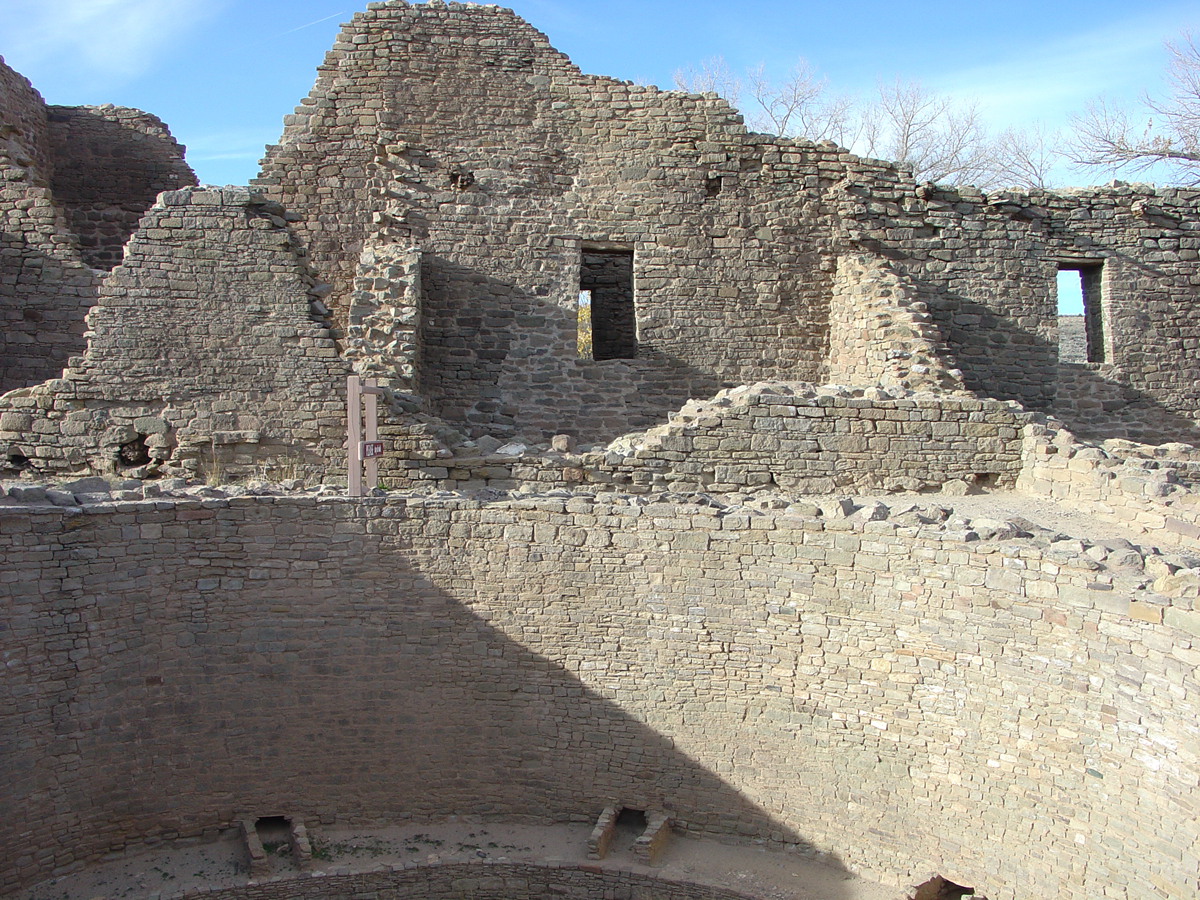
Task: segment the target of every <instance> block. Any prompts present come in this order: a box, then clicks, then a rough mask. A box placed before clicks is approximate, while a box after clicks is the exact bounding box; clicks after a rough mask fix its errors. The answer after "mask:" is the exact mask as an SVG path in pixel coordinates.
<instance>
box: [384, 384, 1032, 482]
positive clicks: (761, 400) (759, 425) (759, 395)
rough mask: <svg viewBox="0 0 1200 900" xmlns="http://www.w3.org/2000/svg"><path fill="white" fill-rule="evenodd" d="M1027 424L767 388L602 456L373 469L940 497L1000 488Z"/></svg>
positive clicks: (932, 399)
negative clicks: (945, 491) (971, 488)
mask: <svg viewBox="0 0 1200 900" xmlns="http://www.w3.org/2000/svg"><path fill="white" fill-rule="evenodd" d="M1030 418H1031V417H1030V415H1029V414H1028V413H1025V412H1024V411H1023V410H1021V408H1020V407H1019V406H1017V405H1016V404H1015V403H1011V402H1002V401H998V400H977V399H974V398H972V397H965V396H954V395H946V394H929V393H913V392H911V391H904V390H903V389H900V390H898V391H897V392H896V394H894V395H893V394H892V393H890V392H888V391H885V390H882V389H880V388H857V389H851V388H845V387H841V386H838V385H825V386H821V387H817V386H814V385H810V384H804V383H796V382H793V383H768V384H757V385H752V386H748V387H739V388H733V389H732V390H725V391H721V392H720V393H718V394H717V395H716V397H714V398H713V399H711V400H703V401H700V400H693V401H689V402H688V403H687V404H686V405H685V406H684V407H683V408H682V409H681V410H680V411H679V412H676V413H672V414H671V416H670V420H669V421H668V422H667V424H665V425H661V426H658V427H655V428H652V429H650V430H649V431H646V432H644V433H637V434H632V435H626V436H624V437H622V438H619V439H618V440H617V441H614V442H613V443H612V444H611V445H609V446H608V447H607V448H605V449H603V450H592V451H588V452H584V453H579V454H571V453H567V454H546V453H541V454H540V455H539V454H538V453H537V452H535V451H533V450H530V449H529V448H526V451H525V452H524V453H521V452H519V451H518V449H517V448H509V450H510V453H509V455H507V456H506V455H505V454H504V453H500V454H481V453H479V452H478V451H477V450H476V449H475V447H474V445H472V446H471V447H457V448H453V449H452V450H444V451H443V452H442V453H441V454H440V455H439V453H438V452H437V451H430V450H428V449H420V448H419V447H417V446H413V449H412V450H411V451H409V452H408V453H407V454H406V453H405V451H404V450H401V452H400V453H398V454H397V457H398V458H395V459H391V460H385V462H384V465H383V467H382V468H381V472H383V473H384V476H385V479H391V481H390V482H389V483H390V484H393V486H397V487H399V486H416V485H431V484H432V485H436V486H437V487H440V488H449V489H456V488H457V489H473V488H484V487H487V488H500V489H511V488H514V487H518V486H520V485H521V484H529V483H533V484H537V485H538V486H539V487H541V488H550V487H556V486H557V487H563V486H578V485H584V486H586V487H587V488H589V489H592V490H599V491H613V490H619V491H628V492H631V493H647V492H649V491H661V490H674V491H684V492H687V491H706V492H710V493H718V494H719V493H730V492H737V491H755V490H762V489H778V490H781V491H785V492H789V493H793V494H829V493H833V492H835V491H854V492H873V491H898V490H906V491H919V490H938V489H940V488H941V487H942V486H943V485H945V484H946V483H947V482H950V481H958V480H961V481H966V482H970V483H974V482H977V481H982V483H983V484H985V485H987V486H990V487H1009V486H1012V485H1013V484H1014V483H1015V482H1016V479H1017V475H1018V473H1019V472H1020V469H1021V429H1022V428H1023V427H1024V425H1025V423H1027V422H1029V421H1030ZM406 439H409V436H408V435H402V436H400V440H406ZM410 446H412V445H410ZM513 454H515V455H513ZM405 455H407V456H408V457H409V458H407V459H405V458H404V456H405Z"/></svg>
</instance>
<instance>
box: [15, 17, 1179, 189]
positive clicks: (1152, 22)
mask: <svg viewBox="0 0 1200 900" xmlns="http://www.w3.org/2000/svg"><path fill="white" fill-rule="evenodd" d="M4 5H5V14H4V16H3V17H0V55H3V56H4V58H5V60H6V61H7V62H8V63H9V65H11V66H12V67H13V68H15V69H17V70H18V71H19V72H21V73H22V74H24V75H25V76H26V77H28V78H30V80H31V81H32V82H33V84H34V87H36V88H38V90H39V91H41V93H42V95H43V96H44V97H45V98H46V100H47V101H48V102H50V103H61V104H98V103H116V104H118V105H124V106H134V107H137V108H140V109H144V110H147V111H149V112H152V113H155V114H156V115H158V116H160V117H161V118H163V119H164V120H165V121H166V122H167V123H168V125H169V126H170V127H171V130H172V132H173V133H174V134H175V135H176V137H178V138H179V140H180V141H181V142H182V143H184V144H186V145H187V147H188V154H187V155H188V161H189V162H190V163H191V164H192V166H193V168H194V169H195V170H196V172H197V174H198V175H199V177H200V179H201V181H203V182H207V183H217V184H225V183H244V182H246V181H247V180H248V179H250V178H252V177H253V176H254V174H255V173H256V171H257V162H258V160H259V158H260V157H261V156H262V151H263V145H264V144H267V143H271V142H274V141H275V140H276V139H277V138H278V136H279V133H280V130H281V127H282V118H283V116H284V115H285V114H286V113H289V112H291V110H292V107H294V106H295V105H296V104H297V103H298V102H299V100H300V98H301V97H303V96H304V95H305V94H307V92H308V90H309V88H310V87H311V86H312V82H313V79H314V77H315V70H316V67H317V65H318V64H319V63H320V61H321V59H322V56H323V55H324V52H325V50H326V49H328V47H329V45H330V44H331V43H332V41H333V39H334V37H335V35H336V33H337V30H338V26H339V23H341V22H343V21H345V20H346V19H348V18H349V17H350V15H351V14H352V13H353V12H355V11H356V10H358V9H360V8H363V7H365V0H361V2H350V0H287V2H283V0H4ZM512 6H513V8H514V9H515V10H516V11H517V12H518V13H519V14H520V15H522V16H523V17H524V18H525V19H526V20H527V21H529V22H530V23H531V24H533V25H534V26H535V27H537V28H539V29H540V30H541V31H543V32H545V33H546V34H547V35H548V36H549V37H550V41H551V43H552V44H553V45H554V46H555V47H557V48H558V49H559V50H561V51H563V52H565V53H566V54H568V55H569V56H570V57H571V58H572V60H574V62H575V63H577V64H578V65H579V66H580V67H581V68H582V69H583V70H584V71H585V72H590V73H594V74H601V75H611V76H614V77H617V78H623V79H630V80H636V81H640V82H643V83H650V84H657V85H658V86H660V87H663V88H669V87H671V86H672V73H673V72H674V71H675V70H676V69H678V68H680V67H681V66H686V65H688V64H692V65H697V64H699V63H701V62H702V61H704V60H705V59H707V58H709V57H712V56H714V55H716V54H721V55H723V56H724V58H725V60H726V61H727V63H728V64H729V66H730V68H732V69H734V70H735V71H741V70H744V69H745V68H747V67H750V66H754V65H757V64H758V63H760V62H761V63H763V64H764V65H765V67H766V70H767V72H768V73H775V74H776V75H777V76H782V75H784V74H785V73H786V72H787V70H788V69H789V68H790V67H791V66H792V65H793V64H794V63H795V60H796V58H797V57H799V56H804V57H805V58H807V59H808V60H809V62H810V63H812V64H813V65H814V66H815V67H816V68H817V69H818V70H819V71H820V72H821V73H822V74H823V75H825V76H826V77H828V79H829V83H830V86H831V88H833V89H835V90H837V91H841V92H858V93H860V94H868V93H870V92H871V91H872V90H873V87H874V85H875V83H876V80H877V79H881V78H882V79H885V80H891V79H894V78H895V77H897V76H899V77H900V78H902V79H905V80H908V79H919V80H920V81H921V82H922V83H923V84H924V85H925V86H926V87H929V88H932V89H935V90H939V91H943V92H948V93H951V94H954V95H956V96H959V97H962V98H966V99H973V100H977V101H978V102H979V103H980V106H981V108H982V111H983V113H984V115H985V116H986V118H987V120H988V121H989V123H990V124H992V125H993V126H994V127H996V128H1002V127H1004V126H1007V125H1023V124H1028V123H1031V122H1035V121H1039V120H1040V121H1044V122H1046V123H1048V124H1049V125H1051V126H1052V127H1058V126H1060V125H1062V124H1064V123H1065V122H1066V120H1067V118H1068V116H1069V115H1070V113H1071V112H1073V111H1076V110H1079V109H1080V108H1081V107H1082V106H1083V104H1084V103H1085V102H1086V101H1087V100H1088V99H1090V98H1092V97H1095V96H1096V95H1098V94H1106V95H1108V96H1111V97H1118V98H1127V99H1131V100H1136V99H1137V97H1138V96H1139V95H1140V93H1141V92H1142V91H1144V90H1149V91H1152V92H1153V91H1156V90H1158V89H1159V88H1160V87H1161V84H1162V72H1163V68H1164V63H1165V59H1166V55H1165V52H1164V50H1163V41H1164V40H1167V39H1170V38H1172V37H1176V36H1177V35H1178V34H1179V32H1180V31H1181V30H1182V29H1184V28H1187V27H1192V28H1200V8H1198V6H1197V4H1196V3H1195V2H1194V0H1191V2H1161V3H1158V2H1152V0H1151V2H1138V3H1131V2H1129V0H1120V2H1116V0H1088V2H1080V0H1057V2H1045V0H1039V2H1027V0H1010V2H997V3H991V2H976V3H972V4H964V3H963V2H962V0H954V2H943V0H926V2H909V3H905V2H896V0H888V2H876V0H871V2H856V0H844V2H840V3H829V2H827V0H826V2H782V0H760V2H746V3H741V4H738V5H737V6H736V7H735V6H733V5H731V4H729V3H728V2H715V0H688V2H681V0H605V2H602V3H597V2H595V0H589V2H576V0H517V2H514V3H512ZM1064 176H1065V177H1060V180H1062V181H1066V182H1068V183H1079V182H1085V181H1087V180H1088V176H1086V175H1077V174H1072V173H1064ZM1092 180H1096V179H1095V178H1093V179H1092Z"/></svg>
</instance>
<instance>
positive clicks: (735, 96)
mask: <svg viewBox="0 0 1200 900" xmlns="http://www.w3.org/2000/svg"><path fill="white" fill-rule="evenodd" d="M675 85H676V87H678V88H680V89H682V90H686V91H691V92H693V93H704V92H709V91H712V92H715V93H717V94H720V95H721V96H722V97H724V98H725V99H726V100H728V101H729V102H730V103H731V104H732V105H734V106H737V105H738V100H739V99H740V97H741V95H742V92H743V89H744V90H745V91H746V93H747V94H748V95H749V97H750V101H749V103H750V104H752V105H751V106H750V109H749V111H748V112H747V113H746V123H747V126H748V127H749V128H751V129H752V130H758V131H764V132H768V133H771V134H778V135H781V136H784V137H794V138H803V139H806V140H811V141H823V140H831V141H834V142H835V143H837V144H840V145H842V146H843V147H848V148H849V149H851V150H854V151H855V152H858V153H861V154H863V155H865V156H872V157H879V158H882V159H889V160H892V161H895V162H898V163H902V164H904V165H908V166H911V167H912V170H913V177H914V178H915V179H916V180H917V181H934V182H955V183H961V184H974V185H976V186H978V187H981V188H995V187H1024V188H1045V187H1048V186H1049V179H1048V173H1049V171H1050V169H1051V168H1052V167H1053V165H1054V163H1055V162H1056V161H1057V160H1058V158H1059V153H1058V151H1057V149H1056V134H1055V133H1053V132H1049V131H1047V130H1045V129H1044V128H1043V127H1042V126H1035V127H1033V128H1030V129H1018V128H1009V129H1006V130H1005V131H1003V132H1001V133H1000V134H998V135H992V134H990V133H989V132H988V129H987V128H986V126H985V125H984V124H983V120H982V117H981V115H980V112H979V108H978V106H976V105H975V104H971V103H963V102H961V101H956V100H954V99H953V98H951V97H949V96H946V95H944V94H938V93H935V92H932V91H929V90H927V89H925V88H924V87H922V86H921V84H920V83H919V82H916V81H909V82H903V81H901V80H900V79H898V78H897V79H895V80H894V81H892V82H882V81H881V82H879V83H878V86H877V89H876V96H875V97H874V99H873V100H872V101H871V102H868V103H860V102H858V100H857V98H855V97H853V96H851V95H847V94H839V95H833V94H830V92H829V90H828V80H827V79H825V78H824V77H821V76H819V75H818V74H817V73H816V71H815V70H814V69H813V67H812V66H811V65H809V63H808V62H807V61H806V60H805V59H803V58H801V59H800V60H799V61H798V62H797V64H796V65H795V66H794V67H793V68H792V70H791V71H790V72H789V73H788V75H787V77H786V78H785V79H783V80H782V81H780V82H774V81H772V80H771V79H770V78H769V77H767V75H766V74H765V71H764V66H762V65H761V64H760V65H759V66H757V67H755V68H754V69H751V70H750V72H749V73H747V76H746V82H745V85H743V82H742V81H741V79H739V78H738V77H737V76H736V75H734V74H733V73H732V72H731V71H730V69H729V67H728V65H727V64H726V63H725V60H724V59H723V58H722V57H720V56H716V57H712V58H710V59H708V60H705V61H704V62H703V63H701V64H700V66H699V68H692V67H687V68H684V69H679V70H677V71H676V72H675Z"/></svg>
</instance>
